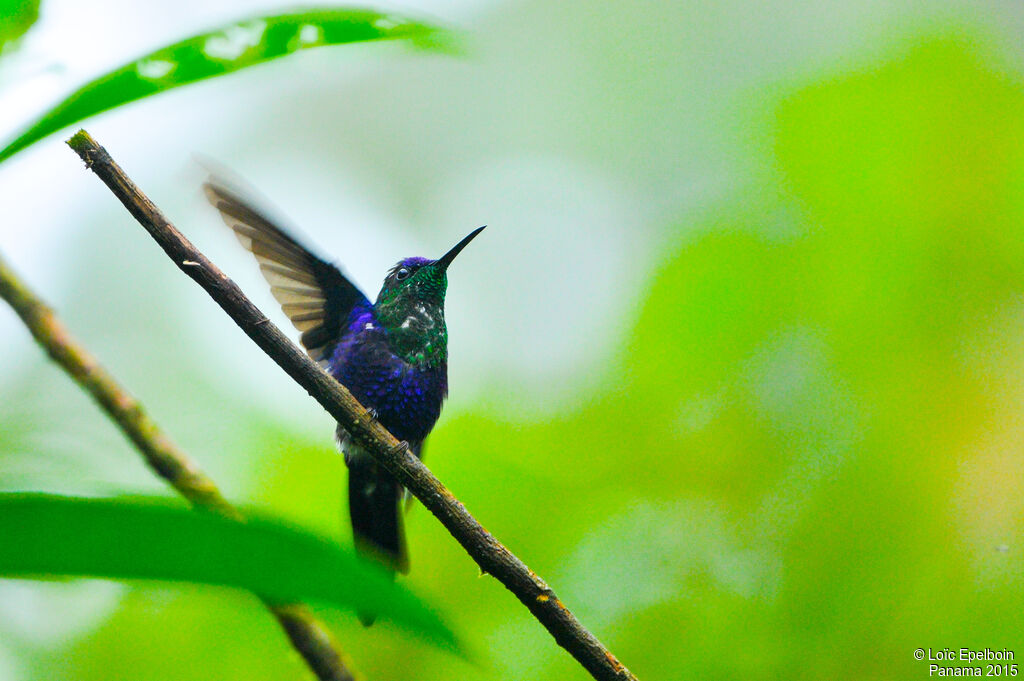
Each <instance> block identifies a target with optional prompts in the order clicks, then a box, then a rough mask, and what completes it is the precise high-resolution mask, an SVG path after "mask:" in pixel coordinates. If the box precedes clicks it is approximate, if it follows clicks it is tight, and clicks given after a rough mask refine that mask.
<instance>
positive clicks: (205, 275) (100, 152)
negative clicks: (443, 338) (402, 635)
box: [68, 130, 636, 681]
mask: <svg viewBox="0 0 1024 681" xmlns="http://www.w3.org/2000/svg"><path fill="white" fill-rule="evenodd" d="M68 144H69V145H70V146H71V148H72V149H74V150H75V152H76V153H77V154H78V155H79V156H80V157H81V158H82V160H83V161H85V164H86V166H87V167H88V168H89V169H91V170H92V171H93V172H94V173H96V175H97V176H99V178H100V179H101V180H102V181H103V183H104V184H106V185H107V187H108V188H109V189H110V191H111V192H113V193H114V195H115V196H116V197H117V198H118V199H119V200H120V201H121V203H122V204H124V207H125V208H127V209H128V212H130V213H131V214H132V215H133V216H134V217H135V219H136V220H138V222H139V224H141V225H142V226H143V227H144V228H145V229H146V231H147V232H149V234H150V236H152V237H153V239H154V240H155V241H156V242H157V244H159V245H160V247H161V248H162V249H163V250H164V252H165V253H166V254H167V255H168V256H169V257H170V258H171V260H172V261H174V264H175V265H177V266H178V268H179V269H180V270H181V271H182V272H184V273H185V274H187V275H188V276H189V277H191V278H192V279H193V280H195V282H196V283H197V284H199V285H200V286H202V287H203V289H204V290H205V291H206V292H207V293H208V294H209V295H210V297H211V298H213V299H214V301H216V303H217V304H218V305H220V306H221V308H222V309H223V310H224V311H225V312H226V313H227V314H228V316H229V317H231V319H233V320H234V322H235V323H236V324H238V326H239V327H241V329H242V331H244V332H245V333H246V335H247V336H249V338H251V339H252V340H253V342H255V343H256V345H258V346H259V347H260V348H261V349H262V350H263V351H264V352H265V353H267V355H269V356H270V358H271V359H273V360H274V361H275V362H276V363H277V364H278V366H280V367H281V368H282V369H284V370H285V372H286V373H287V374H288V375H289V376H291V377H292V378H293V379H294V380H295V382H296V383H298V384H299V385H300V386H302V387H303V388H304V389H305V390H306V392H308V393H309V394H310V395H311V396H312V397H313V398H314V399H315V400H316V401H317V402H319V403H320V405H321V406H322V407H323V408H324V409H326V410H327V412H328V413H329V414H330V415H331V416H333V417H334V418H335V419H336V420H337V421H338V423H340V424H341V425H342V426H343V427H344V428H345V430H347V431H348V432H349V433H350V434H351V435H352V437H353V438H354V439H355V440H356V441H357V442H358V443H359V444H360V445H361V446H362V447H364V448H365V449H366V450H367V451H369V452H370V453H371V454H372V455H373V456H374V457H375V458H376V459H377V461H378V462H379V463H380V464H381V465H383V466H384V468H386V469H387V470H388V471H389V472H390V473H391V474H392V475H394V476H395V477H396V478H397V479H398V480H399V482H401V483H402V484H403V485H404V486H405V487H406V488H407V489H408V490H409V491H410V492H412V494H413V495H415V496H416V498H417V499H419V500H420V502H421V503H422V504H423V505H424V506H425V507H426V508H427V509H428V510H429V511H430V512H431V513H433V514H434V515H435V516H436V517H437V519H438V520H440V521H441V524H443V525H444V526H445V528H446V529H447V530H448V532H449V533H451V535H452V536H453V537H455V539H456V540H457V541H458V542H459V543H460V544H461V545H462V547H463V548H464V549H466V552H467V553H469V555H470V556H471V557H472V558H473V560H475V561H476V562H477V564H478V565H479V566H480V568H481V569H482V570H483V571H484V572H485V573H488V574H491V575H493V576H494V577H496V578H497V579H498V581H500V582H501V583H502V584H504V585H505V588H507V589H508V590H509V591H511V592H512V593H513V594H515V596H516V598H518V599H519V600H520V601H521V602H522V603H523V605H525V606H526V607H527V608H528V609H529V610H530V612H531V613H533V616H534V617H536V618H537V620H539V621H540V623H541V624H543V625H544V627H545V628H546V629H547V630H548V631H549V632H550V633H551V635H552V636H553V637H554V638H555V641H556V642H557V643H558V645H560V646H562V647H563V648H565V649H566V650H567V651H568V652H569V654H571V655H572V656H573V657H574V658H576V660H577V661H578V662H579V663H580V664H581V665H583V667H584V668H585V669H586V670H587V671H588V672H590V674H591V675H592V676H593V677H594V678H595V679H598V680H599V681H612V680H615V681H635V680H636V677H634V676H633V674H632V673H631V672H630V671H629V670H628V669H626V668H625V667H624V666H623V665H622V664H621V663H620V662H619V661H618V660H617V659H616V657H615V656H614V655H612V653H611V652H610V651H609V650H608V649H607V648H605V647H604V646H603V645H602V644H601V642H600V641H598V640H597V638H596V637H595V636H594V635H593V634H591V633H590V632H589V631H587V629H586V628H584V627H583V625H582V624H581V623H580V621H579V620H577V619H576V616H575V615H573V614H572V612H570V611H569V609H568V608H567V607H565V605H564V604H563V603H562V601H560V600H559V599H558V597H557V596H556V595H555V593H554V591H553V590H552V589H551V587H549V586H548V585H547V584H546V583H545V582H544V580H542V579H541V578H540V577H538V576H537V575H536V573H534V572H533V571H532V570H530V568H528V567H527V566H526V564H525V563H523V562H522V561H521V560H519V558H517V557H516V556H515V555H513V553H512V552H511V551H509V550H508V549H507V548H505V546H504V545H502V543H501V542H499V541H498V540H497V539H495V538H494V537H493V536H492V535H491V534H490V533H489V532H487V530H485V529H484V528H483V526H482V525H481V524H480V523H479V522H477V520H476V519H475V518H474V517H473V516H472V515H470V514H469V512H468V511H467V510H466V508H465V507H464V506H463V505H462V503H461V502H460V501H459V500H458V499H456V498H455V497H454V495H452V493H451V492H450V491H448V489H447V488H446V487H445V486H444V485H442V484H441V481H440V480H438V479H437V478H436V477H434V474H433V473H431V472H430V471H429V470H428V469H427V467H426V466H424V465H423V463H422V462H421V461H420V460H419V459H418V458H416V457H415V456H413V455H412V454H411V453H410V452H409V448H408V445H407V444H406V443H404V442H399V441H398V440H397V439H395V437H394V436H393V435H392V434H391V433H389V432H388V431H387V430H386V429H385V428H384V427H383V426H382V425H380V424H379V423H377V421H375V420H374V419H373V418H372V417H371V416H370V414H369V413H368V412H367V411H366V409H364V408H363V406H362V405H360V404H359V402H358V401H357V400H356V399H355V398H354V397H353V396H352V394H351V393H349V391H348V390H346V389H345V386H343V385H342V384H341V383H339V382H338V381H336V380H334V379H333V378H332V377H331V376H330V375H328V374H327V373H326V372H325V371H324V370H323V369H321V368H320V367H319V366H318V365H317V364H316V363H314V362H313V361H312V360H311V359H309V358H308V357H307V356H306V354H305V353H304V352H302V351H301V350H299V348H298V347H296V346H295V344H293V343H292V342H291V341H290V340H288V338H287V337H286V336H285V335H284V334H283V333H282V332H281V330H280V329H278V328H277V327H276V326H274V324H272V323H271V322H270V320H268V319H267V318H266V317H265V316H264V315H263V313H262V312H260V311H259V309H257V308H256V306H255V305H253V303H252V302H251V301H250V300H249V299H248V298H246V296H245V294H244V293H242V291H241V289H239V288H238V286H237V285H236V284H235V283H234V282H233V281H231V279H229V278H228V277H227V276H226V275H225V274H224V273H223V272H221V271H220V270H219V269H218V268H217V266H216V265H214V264H213V263H212V262H210V261H209V260H208V259H207V258H206V256H204V255H203V254H202V253H201V252H200V251H199V250H198V249H197V248H196V247H195V246H193V245H192V244H191V243H190V242H189V241H188V239H186V238H185V237H184V236H182V234H181V233H180V232H179V231H178V230H177V229H176V228H175V227H174V226H173V225H172V224H171V223H170V222H168V220H167V218H165V217H164V216H163V214H162V213H160V211H159V210H158V209H157V207H156V206H155V205H154V204H153V202H152V201H150V200H149V199H148V198H147V197H146V196H145V195H144V194H143V193H142V192H141V191H140V190H139V189H138V187H136V186H135V184H134V183H132V181H131V180H130V179H129V178H128V176H127V175H125V173H124V171H122V170H121V168H120V167H119V166H118V165H117V164H116V163H115V162H114V161H113V159H111V158H110V155H109V154H108V153H107V151H106V150H105V149H104V148H103V147H101V146H100V145H99V144H97V143H96V141H95V140H93V139H92V137H90V136H89V134H88V133H87V132H85V131H84V130H80V131H79V132H78V133H77V134H75V135H74V136H73V137H72V138H71V139H70V140H68Z"/></svg>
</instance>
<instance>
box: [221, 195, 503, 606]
mask: <svg viewBox="0 0 1024 681" xmlns="http://www.w3.org/2000/svg"><path fill="white" fill-rule="evenodd" d="M203 187H204V190H205V193H206V196H207V198H208V199H209V201H210V203H212V204H213V206H214V207H215V208H216V209H217V210H218V211H220V214H221V217H222V218H223V219H224V222H225V223H227V225H228V226H229V227H230V228H231V229H232V230H233V231H234V233H235V235H236V236H237V237H238V240H239V241H240V242H241V243H242V246H244V247H245V248H246V250H248V251H249V252H251V253H252V254H253V255H254V256H255V257H256V260H257V262H258V263H259V266H260V271H261V272H262V274H263V277H264V278H265V279H266V280H267V283H268V284H270V291H271V293H272V294H273V295H274V297H275V298H276V299H277V301H278V303H280V304H281V309H282V311H283V312H284V313H285V315H287V317H288V319H290V320H291V322H292V324H293V325H294V326H295V328H296V329H298V331H299V332H300V333H301V336H300V342H301V343H302V345H303V347H304V348H305V349H306V352H307V353H308V354H309V356H310V357H311V358H312V359H313V360H315V361H316V362H318V363H319V364H320V366H322V367H323V368H324V369H325V370H326V371H327V372H328V373H329V374H330V375H331V376H332V377H334V379H335V380H337V381H338V382H340V383H341V384H342V385H344V386H345V387H346V388H347V389H348V390H349V392H351V393H352V395H353V396H354V397H355V398H356V399H357V400H359V402H360V404H362V405H363V406H364V407H366V409H367V410H369V412H370V414H371V415H373V417H374V418H375V419H377V420H378V421H379V422H380V423H381V425H383V426H384V427H385V428H387V429H388V430H389V431H390V432H391V434H393V435H394V436H395V437H396V438H398V439H399V440H403V441H405V442H406V443H408V446H409V450H410V451H411V452H412V453H413V454H414V455H416V456H418V457H419V456H422V454H423V444H424V440H426V438H427V435H429V434H430V431H431V429H433V427H434V424H435V423H437V420H438V417H439V416H440V415H441V404H442V403H443V402H444V399H445V397H447V395H448V330H447V327H446V326H445V321H444V298H445V293H446V291H447V288H448V276H447V272H448V267H449V266H450V265H451V263H452V261H453V260H454V259H455V257H456V256H457V255H458V254H459V253H460V252H462V249H463V248H465V247H466V245H467V244H469V242H470V241H472V240H473V239H474V238H475V237H476V236H477V235H478V234H479V233H480V232H481V231H483V229H484V227H479V228H477V229H475V230H473V231H472V232H470V233H469V234H468V235H467V236H466V237H465V238H463V239H462V240H461V241H459V242H458V243H457V244H455V246H453V247H452V248H451V249H450V250H449V251H448V252H447V253H445V254H444V255H442V256H441V257H440V258H438V259H436V260H431V259H429V258H421V257H411V258H404V259H402V260H400V261H398V263H396V264H395V266H394V267H392V268H391V269H390V270H389V271H388V273H387V276H386V277H385V278H384V285H383V286H382V287H381V289H380V293H378V294H377V299H376V301H374V302H373V303H371V302H370V300H369V299H368V298H367V297H366V296H365V295H364V294H363V293H362V292H361V291H360V290H359V288H358V287H357V286H356V285H355V284H353V283H352V282H351V281H349V280H348V278H346V277H345V275H344V274H342V272H341V270H340V269H339V268H338V267H336V266H335V265H333V264H331V263H329V262H326V261H325V260H322V259H321V258H320V257H318V256H317V255H315V254H314V253H313V252H311V251H310V250H309V249H308V248H306V247H305V246H303V245H302V244H301V243H300V242H299V241H298V240H297V239H295V238H294V237H293V236H291V235H290V234H289V233H288V232H287V231H286V230H285V229H283V228H281V227H279V226H278V225H276V224H275V223H274V222H273V221H272V220H271V219H270V218H269V217H267V216H266V215H265V214H264V213H263V212H262V211H261V210H260V209H259V208H258V207H256V206H255V205H253V204H252V203H251V202H250V201H248V200H246V198H245V197H244V196H243V194H241V193H239V192H238V191H236V190H234V189H233V188H231V187H230V186H229V185H228V184H227V183H226V182H225V181H223V180H220V179H218V178H217V177H215V176H214V177H211V178H210V179H209V180H208V181H207V182H206V183H205V184H204V186H203ZM336 440H337V443H338V446H339V447H340V449H341V451H342V453H343V454H344V457H345V464H346V466H347V467H348V508H349V517H350V520H351V523H352V534H353V538H354V543H355V546H356V550H357V552H358V553H359V554H360V555H361V556H362V557H364V558H366V559H368V560H373V561H376V562H378V563H380V564H382V565H383V566H384V567H385V568H387V569H388V570H389V571H391V572H392V574H394V573H395V572H400V573H402V574H407V573H408V571H409V555H408V550H407V548H406V542H405V531H404V526H403V522H402V515H401V505H402V497H403V494H404V489H403V488H402V486H401V485H400V484H399V483H398V481H397V480H395V478H394V477H393V476H392V475H391V474H390V473H388V472H387V471H386V470H384V468H382V467H381V466H380V465H379V464H378V463H377V461H376V459H374V458H373V456H371V455H370V454H369V453H368V452H367V451H365V450H364V449H363V448H362V447H360V446H359V444H357V443H356V442H355V440H353V439H352V437H351V435H350V434H349V433H348V432H347V431H346V430H345V429H344V428H343V427H342V426H341V425H340V424H339V425H338V426H337V429H336ZM359 617H360V619H361V620H362V622H363V624H364V625H366V626H369V625H370V624H372V623H373V620H374V617H375V616H374V615H373V614H371V613H365V612H360V613H359Z"/></svg>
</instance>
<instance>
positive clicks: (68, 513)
mask: <svg viewBox="0 0 1024 681" xmlns="http://www.w3.org/2000/svg"><path fill="white" fill-rule="evenodd" d="M0 535H2V536H3V537H4V538H5V541H4V542H2V543H0V574H3V575H5V576H15V577H18V576H31V575H65V576H79V577H81V576H85V577H107V578H113V579H153V580H170V581H189V582H196V583H200V584H212V585H215V586H230V587H235V588H240V589H244V590H246V591H250V592H252V593H257V594H260V595H262V596H265V597H267V598H269V599H271V600H273V601H275V602H282V603H291V602H302V601H315V602H320V603H324V604H327V605H331V606H334V607H338V606H341V607H345V608H349V609H356V608H358V609H360V610H363V611H371V612H374V613H377V614H379V615H380V616H381V617H385V618H389V619H391V620H392V621H394V622H395V623H396V624H399V625H400V626H403V627H405V628H408V629H409V630H411V631H414V632H416V633H418V634H419V635H421V636H423V637H424V638H425V639H426V640H428V641H430V642H431V643H433V644H435V645H441V646H444V647H450V648H454V647H455V638H454V635H453V634H452V632H451V631H450V630H449V629H447V628H446V627H445V626H444V624H443V623H442V622H441V621H440V620H439V619H438V618H437V617H436V616H435V615H434V613H433V612H432V611H431V610H429V609H427V608H426V607H425V606H424V605H423V604H422V603H421V602H420V601H419V600H417V598H416V597H415V596H413V595H412V594H411V593H410V592H409V591H407V590H406V589H405V588H404V587H401V586H398V585H396V584H395V583H394V581H393V580H392V579H391V576H390V575H388V574H387V573H386V572H385V571H383V570H380V569H378V568H375V567H374V566H373V565H372V564H369V563H367V562H366V561H362V560H359V559H357V558H356V556H355V554H354V553H352V552H349V551H345V550H342V549H339V548H338V546H337V545H336V544H334V543H333V542H328V541H325V540H323V539H321V538H320V537H317V536H315V535H311V534H307V533H304V532H301V531H299V530H297V529H295V528H293V527H288V526H286V525H283V524H281V523H279V522H275V521H270V520H266V519H258V518H257V519H253V518H249V519H247V520H246V521H245V522H237V521H233V520H229V519H226V518H223V517H220V516H218V515H215V514H211V513H201V512H196V511H194V510H191V509H189V508H186V507H185V506H184V505H181V504H177V505H173V506H172V505H170V504H167V503H165V502H162V501H158V500H156V499H152V498H138V497H136V498H120V499H84V498H76V497H64V496H56V495H51V494H0Z"/></svg>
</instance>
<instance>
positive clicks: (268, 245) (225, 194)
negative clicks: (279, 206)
mask: <svg viewBox="0 0 1024 681" xmlns="http://www.w3.org/2000/svg"><path fill="white" fill-rule="evenodd" d="M203 189H204V190H205V191H206V196H207V198H208V199H209V200H210V203H212V204H213V206H214V208H216V209H217V210H219V211H220V214H221V217H223V218H224V222H225V223H227V225H228V227H230V228H231V229H232V230H234V232H235V236H237V237H238V240H239V241H240V242H242V246H244V247H245V248H246V250H248V251H249V252H251V253H252V254H253V255H254V256H256V260H257V261H258V262H259V264H260V271H261V272H263V277H264V278H265V279H266V280H267V283H269V284H270V291H271V293H273V294H274V298H276V299H277V302H279V303H280V304H281V309H282V310H283V311H284V313H285V314H286V315H287V316H288V319H290V320H291V322H292V324H294V325H295V328H296V329H298V330H299V331H301V332H302V336H301V337H300V341H301V342H302V345H303V347H304V348H306V352H308V353H309V356H310V357H312V358H313V359H314V360H316V361H317V362H321V363H323V362H325V361H326V360H327V359H329V358H330V355H331V352H332V350H333V348H334V345H335V344H336V343H337V342H338V339H339V338H340V336H341V334H342V333H343V332H344V328H343V325H344V324H345V323H346V321H347V320H348V318H349V314H350V313H351V312H352V308H354V307H355V306H357V305H363V306H364V307H370V302H369V301H368V300H367V298H366V296H365V295H363V293H362V291H360V290H359V289H358V288H356V286H355V285H354V284H353V283H352V282H350V281H349V280H348V279H346V278H345V275H343V274H342V273H341V270H339V269H338V268H337V267H335V266H334V265H332V264H330V263H328V262H325V261H323V260H321V259H320V258H318V257H317V256H315V255H313V254H312V253H311V252H310V251H309V250H307V249H306V248H305V247H303V246H302V244H300V243H299V242H298V241H296V240H295V239H294V238H292V237H291V236H289V235H288V234H287V233H286V232H285V231H284V230H283V229H281V228H280V227H278V226H277V225H275V224H274V223H273V222H272V221H271V220H270V219H269V218H267V217H266V216H265V215H264V214H263V213H262V212H260V211H259V210H258V209H257V208H255V207H254V206H253V205H251V204H250V203H249V202H248V201H247V200H246V199H245V198H243V197H242V196H241V195H239V194H238V193H237V192H235V191H233V190H232V189H230V188H229V187H228V186H227V185H226V184H224V183H223V182H222V181H220V180H218V179H216V178H211V179H210V180H209V181H208V182H206V184H204V185H203Z"/></svg>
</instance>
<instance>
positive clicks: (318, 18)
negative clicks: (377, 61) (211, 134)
mask: <svg viewBox="0 0 1024 681" xmlns="http://www.w3.org/2000/svg"><path fill="white" fill-rule="evenodd" d="M437 33H438V31H437V29H434V28H432V27H430V26H427V25H425V24H421V23H417V22H415V21H412V20H409V19H405V18H403V17H399V16H397V15H391V14H381V13H378V12H374V11H370V10H352V9H312V10H306V11H302V12H293V13H290V14H280V15H276V16H258V17H252V18H250V19H248V20H245V21H240V22H237V23H234V24H232V25H230V26H225V27H224V28H221V29H218V30H216V31H210V32H208V33H203V34H200V35H196V36H192V37H189V38H186V39H185V40H182V41H180V42H177V43H174V44H173V45H168V46H167V47H163V48H160V49H159V50H155V51H154V52H151V53H150V54H147V55H145V56H143V57H140V58H138V59H136V60H134V61H132V62H131V63H129V64H125V65H124V66H122V67H120V68H118V69H115V70H114V71H111V72H110V73H107V74H105V75H103V76H100V77H99V78H97V79H95V80H93V81H92V82H89V83H87V84H85V85H84V86H82V87H81V88H80V89H78V90H77V91H75V92H74V93H72V94H71V95H69V96H68V98H67V99H65V100H64V101H63V102H61V103H60V104H58V105H57V106H55V107H54V108H53V109H51V110H50V111H48V112H47V113H45V114H43V116H42V117H41V118H40V119H39V120H38V121H36V122H35V123H33V124H32V125H31V127H29V128H28V130H26V131H25V132H24V133H22V134H21V135H19V136H18V138H17V139H15V140H14V141H13V142H11V143H10V144H8V145H7V146H6V147H5V148H3V149H0V161H3V160H4V159H7V158H9V157H11V156H13V155H14V154H16V153H18V152H19V151H21V150H22V149H24V148H25V147H27V146H29V145H31V144H32V143H34V142H36V141H38V140H40V139H42V138H43V137H46V136H47V135H49V134H50V133H52V132H56V131H57V130H60V129H61V128H64V127H66V126H69V125H71V124H72V123H77V122H78V121H81V120H82V119H84V118H87V117H89V116H92V115H94V114H98V113H100V112H103V111H107V110H109V109H113V108H115V107H118V106H121V105H123V104H127V103H129V102H133V101H135V100H138V99H142V98H144V97H149V96H152V95H155V94H159V93H161V92H166V91H167V90H171V89H173V88H176V87H180V86H182V85H187V84H189V83H194V82H196V81H199V80H204V79H206V78H213V77H216V76H222V75H224V74H228V73H233V72H235V71H238V70H240V69H244V68H247V67H250V66H254V65H256V64H260V63H263V62H265V61H269V60H271V59H277V58H278V57H282V56H285V55H289V54H292V53H294V52H297V51H299V50H303V49H306V48H309V47H320V46H324V45H339V44H344V43H354V42H361V41H367V40H395V39H400V38H404V39H411V40H414V41H416V42H417V43H418V44H420V45H424V46H427V45H435V46H436V45H441V41H440V40H438V39H437V38H436V34H437ZM431 41H433V42H431Z"/></svg>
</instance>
